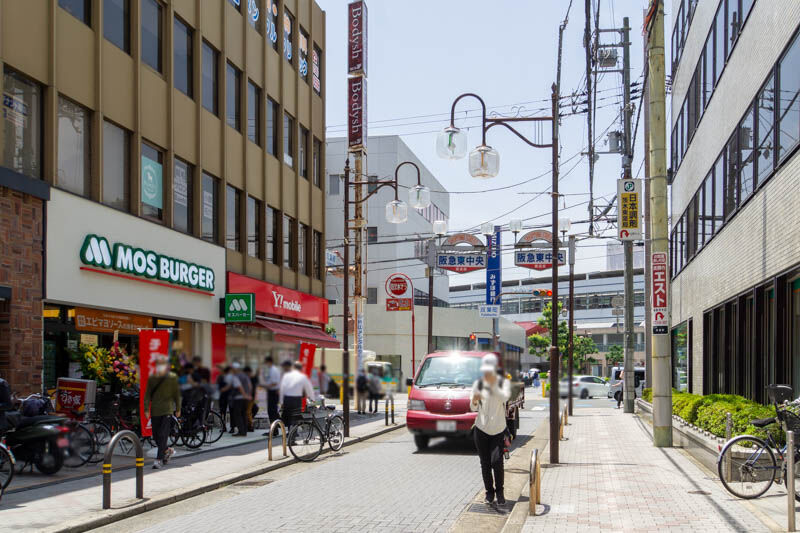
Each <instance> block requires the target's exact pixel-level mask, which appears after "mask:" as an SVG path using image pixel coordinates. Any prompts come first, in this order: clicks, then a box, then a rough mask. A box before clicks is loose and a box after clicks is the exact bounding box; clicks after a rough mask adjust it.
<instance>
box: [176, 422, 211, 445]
mask: <svg viewBox="0 0 800 533" xmlns="http://www.w3.org/2000/svg"><path fill="white" fill-rule="evenodd" d="M181 437H182V439H183V445H184V446H186V447H187V448H191V449H193V450H196V449H197V448H199V447H200V446H202V445H203V443H205V442H206V428H205V426H204V425H202V424H200V422H199V421H198V422H197V427H193V428H186V429H185V430H184V432H183V435H182V436H181Z"/></svg>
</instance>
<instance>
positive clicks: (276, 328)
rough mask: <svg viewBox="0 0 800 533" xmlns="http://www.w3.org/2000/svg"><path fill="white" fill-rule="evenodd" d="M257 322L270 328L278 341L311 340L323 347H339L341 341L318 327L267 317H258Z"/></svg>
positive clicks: (263, 326)
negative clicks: (278, 320) (268, 318)
mask: <svg viewBox="0 0 800 533" xmlns="http://www.w3.org/2000/svg"><path fill="white" fill-rule="evenodd" d="M256 323H258V325H259V326H261V327H262V328H266V329H268V330H270V331H271V332H272V333H273V334H274V335H275V340H276V341H281V342H310V343H313V344H316V345H317V346H320V347H322V348H339V341H338V340H336V339H334V338H333V337H331V336H330V335H328V334H327V333H325V332H324V331H322V329H320V328H318V327H314V326H301V325H295V324H287V323H285V322H275V321H272V320H265V319H258V320H256Z"/></svg>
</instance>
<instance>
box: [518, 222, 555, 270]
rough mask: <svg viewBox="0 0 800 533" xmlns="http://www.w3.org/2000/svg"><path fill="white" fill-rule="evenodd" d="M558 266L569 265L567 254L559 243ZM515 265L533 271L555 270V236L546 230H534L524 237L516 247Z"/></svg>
mask: <svg viewBox="0 0 800 533" xmlns="http://www.w3.org/2000/svg"><path fill="white" fill-rule="evenodd" d="M558 248H559V249H558V258H557V260H558V265H559V266H561V265H566V264H567V260H566V257H567V253H566V251H565V250H563V248H562V246H561V241H559V243H558ZM514 264H515V265H516V266H518V267H523V268H530V269H531V270H547V269H548V268H553V234H552V233H550V232H549V231H546V230H533V231H529V232H528V233H526V234H525V235H523V236H522V237H521V238H520V239H519V241H517V244H516V246H515V250H514Z"/></svg>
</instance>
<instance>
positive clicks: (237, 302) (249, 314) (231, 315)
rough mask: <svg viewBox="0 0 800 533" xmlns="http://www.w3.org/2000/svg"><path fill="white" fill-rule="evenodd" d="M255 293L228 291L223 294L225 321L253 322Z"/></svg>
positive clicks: (254, 317) (254, 318) (254, 316)
mask: <svg viewBox="0 0 800 533" xmlns="http://www.w3.org/2000/svg"><path fill="white" fill-rule="evenodd" d="M255 320H256V295H255V294H253V293H252V292H248V293H228V294H226V295H225V322H227V323H232V322H255Z"/></svg>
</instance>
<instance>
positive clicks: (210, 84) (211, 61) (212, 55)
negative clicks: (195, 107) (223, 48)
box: [203, 41, 219, 116]
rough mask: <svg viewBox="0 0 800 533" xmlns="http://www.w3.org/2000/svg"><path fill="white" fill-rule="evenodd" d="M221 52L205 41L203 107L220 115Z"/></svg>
mask: <svg viewBox="0 0 800 533" xmlns="http://www.w3.org/2000/svg"><path fill="white" fill-rule="evenodd" d="M218 64H219V52H217V51H216V50H215V49H214V48H213V47H212V46H211V45H210V44H208V43H207V42H206V41H203V107H205V108H206V109H207V110H209V111H210V112H212V113H214V114H215V115H217V116H219V108H218V106H219V104H218V102H219V97H218V87H219V84H218V83H217V65H218Z"/></svg>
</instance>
